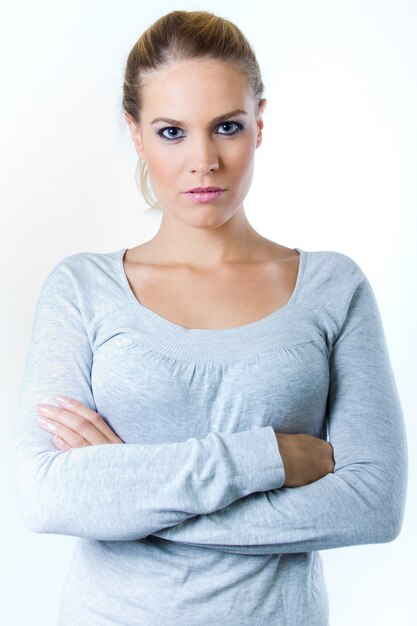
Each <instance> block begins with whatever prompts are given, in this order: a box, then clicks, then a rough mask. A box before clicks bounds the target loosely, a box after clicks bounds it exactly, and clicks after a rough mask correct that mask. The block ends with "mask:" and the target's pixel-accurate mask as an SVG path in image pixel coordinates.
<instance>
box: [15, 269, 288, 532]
mask: <svg viewBox="0 0 417 626" xmlns="http://www.w3.org/2000/svg"><path fill="white" fill-rule="evenodd" d="M74 274H75V272H74V271H73V269H71V265H69V264H66V263H65V259H64V260H63V261H61V262H60V263H58V265H57V266H56V267H55V268H54V269H53V270H52V271H51V272H50V274H49V275H48V277H47V279H46V281H45V282H44V284H43V286H42V289H41V292H40V296H39V298H38V301H37V304H36V308H35V314H34V320H33V325H32V333H31V338H30V344H29V351H28V356H27V361H26V365H25V368H24V372H23V377H22V381H21V385H20V391H19V396H18V399H17V406H16V411H15V418H14V422H13V450H12V463H13V469H14V477H15V480H16V483H15V484H16V495H17V504H18V507H19V511H20V513H21V516H22V519H23V522H24V523H25V525H26V526H27V527H28V528H29V529H31V530H33V531H34V532H40V533H58V534H64V535H74V536H79V537H89V538H95V539H102V540H130V539H140V538H143V537H146V536H148V535H149V534H151V533H152V532H154V531H156V530H159V529H161V528H164V527H167V526H172V525H173V524H177V523H179V522H181V521H183V520H185V519H187V518H189V517H192V516H195V515H198V514H207V513H211V512H213V511H215V510H218V509H221V508H223V507H225V506H227V505H228V504H230V503H231V502H233V501H234V500H236V499H238V498H241V497H244V496H246V495H248V494H249V493H253V492H256V491H263V490H267V489H272V488H279V487H280V486H281V485H282V484H283V483H284V479H285V476H284V469H283V464H282V459H281V456H280V454H279V448H278V443H277V440H276V437H275V433H274V430H273V428H272V427H271V426H267V427H260V428H259V427H258V428H255V429H251V430H246V431H240V432H235V433H218V432H212V433H210V434H209V435H208V436H207V437H205V438H202V439H196V438H190V439H188V440H187V441H183V442H178V443H176V442H175V443H172V442H170V443H162V444H152V445H147V444H143V445H141V444H129V443H127V444H126V443H123V444H102V445H94V446H87V447H84V448H73V449H70V450H67V451H61V450H59V449H57V448H56V446H55V445H54V444H53V442H52V439H53V436H52V435H51V434H50V433H49V432H47V431H45V430H44V429H42V428H40V427H39V426H38V419H37V418H38V414H37V404H39V403H41V402H46V403H49V404H55V405H56V404H57V401H56V396H57V395H59V394H65V395H68V396H71V397H74V398H77V399H78V400H80V401H81V402H82V403H83V404H85V405H86V406H88V407H90V408H92V409H93V410H96V407H95V403H94V398H93V395H92V389H91V376H90V373H91V367H92V362H93V353H92V349H91V343H90V340H89V333H88V328H87V327H88V324H87V323H86V317H87V316H86V313H85V311H86V310H87V307H86V306H85V305H84V306H80V302H81V301H82V298H80V296H79V294H80V289H79V280H80V279H78V278H76V279H75V278H74ZM76 285H78V289H77V288H76ZM77 294H78V296H77ZM83 311H84V312H83Z"/></svg>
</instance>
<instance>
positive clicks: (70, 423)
mask: <svg viewBox="0 0 417 626" xmlns="http://www.w3.org/2000/svg"><path fill="white" fill-rule="evenodd" d="M50 407H51V410H50V411H49V413H48V416H47V417H46V416H45V415H44V414H43V413H41V415H42V420H43V423H42V422H39V425H40V426H42V427H43V428H45V429H46V430H49V431H50V432H52V433H54V434H55V435H60V437H62V439H64V441H66V443H67V444H68V445H70V446H71V447H72V448H80V447H82V446H84V445H92V446H94V445H97V444H103V443H111V442H110V441H109V440H108V439H107V437H106V436H105V435H103V433H102V432H101V431H100V430H98V429H97V428H96V427H95V425H94V424H92V423H91V422H89V421H88V420H87V419H85V418H84V417H81V416H80V415H76V414H75V413H70V412H69V411H66V410H65V409H63V408H62V407H54V406H53V405H50Z"/></svg>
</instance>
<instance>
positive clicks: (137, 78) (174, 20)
mask: <svg viewBox="0 0 417 626" xmlns="http://www.w3.org/2000/svg"><path fill="white" fill-rule="evenodd" d="M195 58H201V59H203V58H206V59H216V60H220V61H225V62H227V63H231V64H232V65H233V66H234V67H235V68H236V70H237V71H240V72H242V74H243V75H244V76H245V77H246V79H247V82H248V85H249V87H250V90H251V93H252V95H253V97H254V98H255V99H256V100H257V101H258V105H259V100H260V99H261V98H262V95H263V92H264V84H263V82H262V78H261V71H260V68H259V65H258V62H257V60H256V57H255V53H254V51H253V49H252V47H251V45H250V44H249V42H248V40H247V39H246V37H245V36H244V35H243V33H242V31H241V30H239V28H238V27H237V26H236V25H235V24H233V22H230V21H229V20H227V19H225V18H223V17H219V16H217V15H214V14H213V13H210V12H207V11H172V12H171V13H168V14H167V15H164V16H162V17H160V18H159V19H158V20H156V22H154V23H153V24H152V25H151V26H150V27H149V28H148V29H147V30H146V31H145V32H144V33H143V34H142V35H141V36H140V37H139V39H138V40H137V42H136V43H135V45H134V46H133V48H132V49H131V51H130V53H129V55H128V57H127V61H126V65H125V72H124V83H123V109H124V111H125V112H126V113H129V115H130V116H131V117H132V118H133V120H135V122H136V123H139V122H140V112H141V109H142V105H143V89H144V79H145V77H146V73H147V72H150V71H152V70H158V69H160V68H162V67H164V66H166V65H168V64H170V63H172V62H175V61H182V60H188V59H195ZM135 176H136V181H137V183H139V185H140V188H141V191H142V195H143V197H144V199H145V201H146V202H147V204H148V205H149V207H150V209H148V211H151V212H155V211H157V212H160V211H162V206H161V204H160V203H159V202H158V201H156V202H155V201H154V200H153V199H152V197H151V193H150V190H149V186H148V182H149V180H148V171H147V164H146V161H145V160H144V159H142V158H141V157H139V161H138V165H137V168H136V174H135ZM148 211H146V212H148Z"/></svg>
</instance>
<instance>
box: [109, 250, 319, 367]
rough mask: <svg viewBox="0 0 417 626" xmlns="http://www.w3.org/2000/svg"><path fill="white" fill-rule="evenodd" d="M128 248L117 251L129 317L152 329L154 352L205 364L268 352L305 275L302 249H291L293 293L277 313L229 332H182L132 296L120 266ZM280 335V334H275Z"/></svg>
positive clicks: (177, 326) (196, 329)
mask: <svg viewBox="0 0 417 626" xmlns="http://www.w3.org/2000/svg"><path fill="white" fill-rule="evenodd" d="M128 249H129V248H121V249H120V250H118V251H116V253H115V254H116V263H117V274H118V276H119V278H120V282H121V286H122V288H123V290H124V291H125V292H126V295H127V297H128V300H129V302H130V304H131V309H130V311H129V317H130V318H131V317H132V316H134V318H136V315H137V316H138V322H139V323H140V325H141V326H142V325H143V324H145V325H146V327H147V328H148V329H151V331H152V335H153V338H154V339H153V343H154V344H155V346H154V347H155V348H156V349H158V350H161V349H162V350H163V351H164V352H165V353H167V354H171V355H172V356H175V357H183V358H186V359H187V358H188V357H194V358H196V357H198V360H202V361H205V360H206V359H207V358H209V359H212V358H213V357H221V358H222V360H229V359H233V358H235V357H236V356H244V355H250V354H253V351H254V350H255V351H258V350H259V349H261V350H267V349H268V342H269V341H270V340H271V338H272V337H273V336H274V335H275V334H276V332H277V322H278V320H279V318H280V317H281V316H284V315H285V314H287V313H288V312H289V309H290V308H291V306H292V305H293V304H294V301H295V298H296V296H298V294H299V292H300V290H301V288H302V284H303V275H304V273H305V265H306V260H307V255H308V253H307V252H306V251H305V250H302V249H301V248H293V249H294V250H297V252H298V253H299V254H300V262H299V266H298V272H297V279H296V283H295V287H294V290H293V292H292V294H291V296H290V298H289V300H288V301H287V302H286V304H284V306H282V307H280V308H279V309H276V310H275V311H273V312H272V313H270V314H269V315H267V316H266V317H263V318H261V319H259V320H255V321H254V322H250V323H249V324H243V325H241V326H233V327H231V328H216V329H207V328H185V327H184V326H180V325H179V324H175V323H174V322H172V321H170V320H168V319H166V318H164V317H162V316H161V315H158V314H157V313H155V312H154V311H151V310H150V309H148V308H147V307H145V306H144V305H143V304H142V303H141V302H140V301H139V300H138V298H137V297H136V296H135V294H134V293H133V291H132V289H131V287H130V284H129V281H128V278H127V275H126V272H125V269H124V265H123V260H124V255H125V253H126V251H127V250H128ZM278 334H280V333H278Z"/></svg>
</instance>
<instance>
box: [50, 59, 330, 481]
mask: <svg viewBox="0 0 417 626" xmlns="http://www.w3.org/2000/svg"><path fill="white" fill-rule="evenodd" d="M143 85H144V91H143V94H142V95H143V98H142V101H143V102H142V104H143V106H142V109H141V114H140V121H138V120H135V119H133V118H132V117H131V116H130V115H129V114H127V113H126V115H125V117H126V121H127V123H128V126H129V130H130V133H131V136H132V140H133V144H134V146H135V149H136V151H137V154H138V155H139V156H140V157H141V158H142V159H144V160H145V161H146V162H147V168H148V172H149V176H150V179H151V181H152V187H153V190H154V192H155V195H156V196H157V198H158V200H159V201H160V203H161V205H162V207H163V211H162V218H161V223H160V227H159V230H158V232H157V233H156V235H155V236H154V237H153V238H152V239H151V240H150V241H148V242H146V243H144V244H140V245H138V246H136V247H134V248H131V249H129V250H127V252H126V254H125V258H124V269H125V273H126V277H127V279H128V282H129V284H130V287H131V289H132V292H133V293H134V295H135V296H136V298H137V299H138V300H139V301H140V302H141V304H142V305H143V306H145V307H147V308H148V309H150V310H152V311H153V312H155V313H157V314H158V315H160V316H161V317H164V318H166V319H168V320H170V321H171V322H173V323H175V324H177V325H179V326H183V327H184V328H199V329H213V330H215V329H222V328H223V329H225V328H232V327H236V326H242V325H245V324H250V323H252V322H256V321H257V320H259V319H262V318H264V317H266V316H268V315H270V314H271V313H272V312H274V311H276V310H278V309H280V308H282V307H283V306H285V304H286V303H287V302H288V300H289V298H290V297H291V294H292V292H293V290H294V286H295V284H296V279H297V272H298V268H299V254H298V252H296V251H295V250H293V249H292V248H288V247H286V246H282V245H280V244H277V243H275V242H273V241H271V240H269V239H266V238H265V237H263V236H261V235H260V234H259V233H258V232H257V231H256V230H255V229H254V228H253V227H252V226H251V224H250V223H249V221H248V219H247V216H246V213H245V210H244V206H243V200H244V198H245V197H246V195H247V193H248V191H249V189H250V186H251V182H252V176H253V171H254V157H255V150H256V149H257V148H258V147H259V146H260V145H261V143H262V130H263V119H262V114H263V111H264V109H265V106H266V102H267V101H266V99H265V98H262V99H260V100H259V101H257V102H256V101H255V99H254V97H253V94H252V93H251V90H250V89H249V86H248V83H247V80H246V78H245V76H244V75H243V74H241V73H240V72H237V71H236V68H235V67H233V66H231V65H229V64H228V63H224V62H219V61H218V60H213V59H210V60H207V59H206V60H203V59H201V58H199V59H191V60H187V61H175V62H173V63H171V64H169V65H168V66H166V67H165V68H163V69H158V70H157V71H155V72H153V71H150V72H149V74H148V75H147V77H146V80H145V82H144V83H143ZM229 112H230V114H229ZM232 112H233V113H232ZM226 114H227V115H226ZM168 116H169V120H170V121H167V118H168ZM172 120H182V121H181V122H172ZM218 120H222V121H221V122H219V121H218ZM167 124H168V125H169V126H168V127H167ZM168 129H169V132H170V135H168ZM271 182H272V183H273V181H271ZM208 185H214V186H218V187H221V188H222V189H223V190H224V193H223V195H222V196H221V198H220V199H219V200H217V201H210V202H208V203H205V204H198V205H197V204H195V203H194V202H193V201H192V200H190V198H189V196H188V195H187V194H186V193H185V192H186V191H188V190H189V189H190V188H194V187H205V186H208ZM266 210H271V211H277V210H278V209H277V207H270V208H269V207H268V208H267V209H266ZM282 218H283V219H285V213H284V214H283V215H282ZM58 402H59V406H58V407H57V406H54V405H49V406H50V409H51V413H50V414H49V415H47V416H46V417H47V420H48V421H47V422H46V423H45V424H41V423H40V424H39V425H40V426H41V427H42V428H46V429H47V430H48V431H49V432H51V433H53V434H54V438H53V442H54V445H56V446H57V448H59V449H60V450H62V451H66V450H70V449H71V448H79V447H84V446H89V445H99V444H108V443H117V444H118V443H124V442H123V441H121V440H120V439H119V438H118V437H117V435H116V434H115V433H114V432H113V431H112V430H111V429H110V427H109V426H108V424H107V423H106V422H105V421H104V420H103V418H102V417H101V416H100V415H98V414H97V413H95V412H94V411H92V410H91V409H89V408H88V407H86V406H85V405H83V404H82V403H81V402H78V401H77V400H76V399H72V402H70V404H63V403H61V402H60V401H59V400H58ZM38 411H39V413H41V411H40V405H38ZM41 414H42V413H41ZM42 415H44V414H42ZM276 437H277V445H278V449H279V451H280V454H281V456H282V459H283V462H284V469H285V475H286V477H285V483H284V486H288V487H297V486H301V485H305V484H308V483H310V482H314V481H315V480H318V479H319V478H321V477H322V476H324V475H325V474H327V473H329V472H331V471H333V468H334V463H333V456H332V451H333V448H332V446H331V444H330V443H328V442H326V441H323V440H321V439H318V438H317V437H313V436H311V435H305V434H286V433H276Z"/></svg>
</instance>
